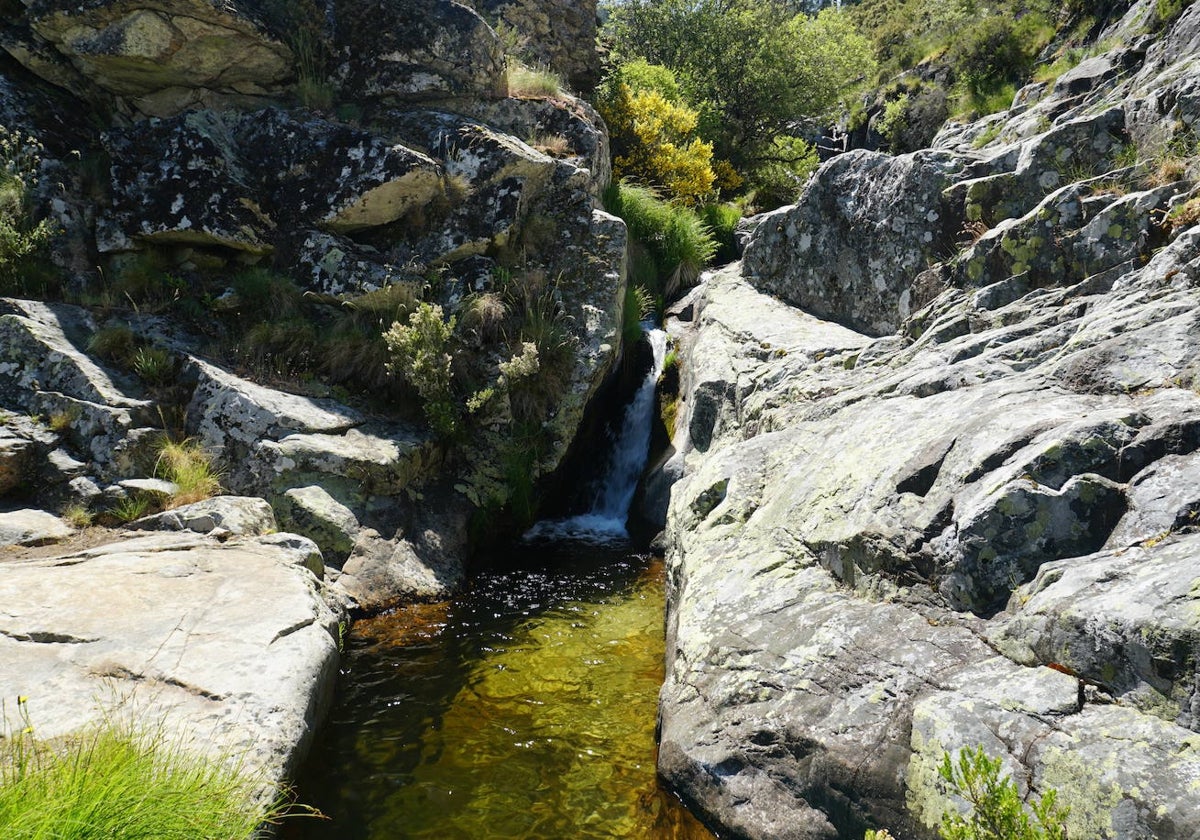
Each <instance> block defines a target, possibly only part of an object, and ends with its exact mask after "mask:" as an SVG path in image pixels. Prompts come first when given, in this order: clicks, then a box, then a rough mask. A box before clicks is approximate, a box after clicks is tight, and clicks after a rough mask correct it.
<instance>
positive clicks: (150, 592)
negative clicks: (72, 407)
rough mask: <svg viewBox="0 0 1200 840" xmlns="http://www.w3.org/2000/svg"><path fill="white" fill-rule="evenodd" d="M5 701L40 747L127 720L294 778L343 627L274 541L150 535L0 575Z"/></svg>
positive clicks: (266, 772) (329, 685)
mask: <svg viewBox="0 0 1200 840" xmlns="http://www.w3.org/2000/svg"><path fill="white" fill-rule="evenodd" d="M0 603H3V604H4V609H3V612H2V613H0V651H2V652H3V655H0V689H2V690H3V691H4V693H5V696H8V697H16V696H18V695H21V696H24V697H27V698H29V699H28V706H27V708H28V710H29V714H30V717H31V719H32V722H33V725H34V727H35V728H36V730H37V733H38V736H39V737H41V738H46V739H51V738H55V737H61V736H65V735H68V734H70V733H72V732H75V731H77V730H79V729H81V728H83V727H86V726H87V725H88V724H90V723H98V722H100V721H103V720H106V719H109V720H116V721H118V722H120V721H125V720H130V721H132V722H134V723H135V724H137V725H139V726H146V727H149V728H150V729H152V730H154V731H156V732H157V731H158V730H159V729H160V728H161V731H162V733H163V736H164V737H165V738H166V739H167V740H168V741H169V742H172V743H175V742H178V743H180V744H182V745H183V746H185V747H186V748H188V749H193V750H197V751H200V752H207V753H210V754H212V755H214V756H217V757H219V756H229V755H235V756H237V757H238V758H239V759H242V760H243V761H244V766H245V768H246V769H247V771H249V772H251V773H261V779H262V782H263V783H264V786H265V785H270V784H280V783H284V782H286V781H287V780H288V779H290V778H292V777H293V776H294V772H295V770H296V769H297V766H298V762H299V760H300V759H301V758H302V756H303V755H304V752H305V751H306V749H307V747H308V744H309V742H310V741H311V739H312V735H313V731H314V729H315V727H316V726H317V724H318V723H319V722H320V720H321V717H322V716H323V714H324V712H325V710H326V709H327V708H328V703H329V700H330V697H331V693H332V690H333V686H334V682H335V681H336V679H337V661H338V654H337V636H338V634H337V622H338V619H337V617H336V616H335V614H334V613H333V612H332V611H331V610H330V609H329V607H327V606H326V605H325V603H324V602H323V601H322V599H321V597H320V595H319V594H318V591H317V581H316V579H315V578H314V577H313V575H312V574H311V573H310V572H309V571H308V570H307V569H305V568H303V567H302V566H297V565H295V563H294V557H293V554H292V552H290V551H288V550H287V549H286V548H283V547H280V546H277V545H273V544H270V542H268V541H266V540H264V539H238V540H230V541H228V542H225V543H219V542H216V541H214V540H210V539H206V538H204V537H201V536H199V535H196V534H186V533H185V534H163V535H153V536H141V537H137V538H133V539H127V540H123V541H120V542H114V543H110V544H106V545H102V546H99V547H96V548H90V549H86V550H82V551H78V552H74V553H69V554H65V555H63V556H59V557H45V558H41V559H11V557H6V558H5V559H4V560H0Z"/></svg>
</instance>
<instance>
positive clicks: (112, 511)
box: [106, 494, 153, 524]
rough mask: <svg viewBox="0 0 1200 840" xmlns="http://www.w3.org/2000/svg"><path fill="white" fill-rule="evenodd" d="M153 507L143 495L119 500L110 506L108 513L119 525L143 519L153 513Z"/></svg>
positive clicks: (134, 495)
mask: <svg viewBox="0 0 1200 840" xmlns="http://www.w3.org/2000/svg"><path fill="white" fill-rule="evenodd" d="M152 507H153V505H151V504H150V500H149V499H148V498H146V497H145V496H142V495H137V494H133V495H129V496H125V497H124V498H121V499H118V500H117V501H116V502H114V503H113V504H112V505H111V506H109V508H108V510H107V511H106V513H107V514H108V517H109V518H111V519H114V520H116V521H117V522H118V523H121V524H124V523H126V522H132V521H133V520H135V519H141V518H142V517H143V516H145V515H146V514H148V513H150V512H151V508H152Z"/></svg>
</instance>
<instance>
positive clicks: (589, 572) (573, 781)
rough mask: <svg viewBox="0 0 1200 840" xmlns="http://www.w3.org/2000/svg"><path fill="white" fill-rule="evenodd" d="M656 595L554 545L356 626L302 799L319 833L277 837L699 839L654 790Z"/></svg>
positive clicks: (628, 561)
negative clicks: (323, 817)
mask: <svg viewBox="0 0 1200 840" xmlns="http://www.w3.org/2000/svg"><path fill="white" fill-rule="evenodd" d="M564 567H569V568H570V571H563V568H564ZM663 589H664V587H663V571H662V564H661V563H660V562H655V561H653V560H649V559H646V558H638V557H635V556H630V555H628V554H625V553H623V552H621V551H614V550H611V549H610V550H598V549H595V548H594V547H587V546H566V547H564V546H561V545H560V546H559V547H557V548H543V549H536V550H535V549H531V550H530V551H529V552H527V553H526V554H525V555H524V556H522V557H520V558H517V560H516V566H515V567H510V568H509V569H508V570H506V571H497V572H492V573H489V574H486V575H483V576H481V577H480V578H478V579H477V580H476V581H475V582H474V584H473V587H472V590H471V591H470V592H468V593H467V594H466V595H464V596H463V597H461V598H459V599H457V600H455V601H453V602H451V603H447V604H436V605H420V606H415V607H410V608H405V609H403V610H400V611H398V612H396V613H394V614H391V615H388V616H384V617H381V618H378V619H374V620H371V621H367V622H361V623H360V624H359V625H357V626H356V627H355V629H354V631H353V633H352V634H351V636H350V638H349V639H348V643H347V656H346V665H345V672H344V674H343V679H342V686H341V689H340V696H339V697H338V700H337V705H336V707H335V709H334V713H333V716H332V720H331V722H330V723H329V724H328V725H327V727H326V729H325V731H324V733H323V735H322V737H321V738H320V739H319V741H318V743H317V744H316V745H315V747H314V751H313V754H312V757H311V758H310V760H309V768H308V771H307V773H306V774H305V776H304V777H303V778H302V780H301V785H300V791H299V793H300V799H301V801H303V802H306V803H309V804H312V805H315V806H317V807H319V808H320V809H321V810H322V811H323V812H324V813H325V814H327V815H328V816H329V817H330V818H331V819H330V820H329V821H315V820H302V821H298V822H297V823H294V824H293V826H292V828H291V829H290V830H289V831H288V832H287V837H288V838H303V840H317V838H320V840H332V838H337V839H338V840H358V839H359V838H363V839H364V840H365V838H371V839H372V840H375V839H376V838H377V839H378V840H382V839H383V838H389V840H392V838H438V840H449V838H546V840H562V838H647V840H650V838H680V839H681V840H684V839H686V840H692V839H693V838H709V837H711V836H712V835H711V834H709V833H708V832H707V831H705V830H704V829H703V827H701V826H700V825H699V824H698V823H697V822H696V821H695V820H694V819H692V818H691V817H690V816H689V815H688V814H687V813H686V812H685V811H684V810H683V809H682V808H681V807H680V806H679V804H678V802H677V801H676V800H675V799H674V798H673V797H672V796H671V795H670V794H668V793H666V792H664V791H662V790H660V789H659V787H658V784H657V781H656V777H655V771H654V765H655V738H654V729H655V715H656V704H657V698H658V689H659V686H660V685H661V683H662V661H663V611H664V594H663Z"/></svg>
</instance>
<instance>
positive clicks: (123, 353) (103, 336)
mask: <svg viewBox="0 0 1200 840" xmlns="http://www.w3.org/2000/svg"><path fill="white" fill-rule="evenodd" d="M87 349H88V352H89V353H94V354H96V355H97V356H99V357H100V358H101V359H103V360H104V361H106V362H112V363H114V364H117V365H120V366H121V367H129V365H130V364H131V363H132V361H133V354H134V353H135V352H137V337H136V336H135V335H134V334H133V330H131V329H129V327H127V326H125V325H124V324H118V325H116V326H112V327H105V328H103V329H100V330H97V331H96V332H95V333H94V334H93V335H92V337H91V339H90V340H89V341H88V345H87Z"/></svg>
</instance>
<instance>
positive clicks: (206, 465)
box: [154, 440, 221, 507]
mask: <svg viewBox="0 0 1200 840" xmlns="http://www.w3.org/2000/svg"><path fill="white" fill-rule="evenodd" d="M154 474H155V476H157V477H158V478H162V479H165V480H167V481H170V482H171V483H172V484H174V485H175V486H176V487H178V488H179V489H178V490H176V491H175V495H174V496H172V497H171V501H170V504H169V505H168V506H169V507H177V506H179V505H186V504H191V503H192V502H199V501H201V500H202V499H207V498H209V497H211V496H215V495H217V494H218V493H220V492H221V480H220V476H219V475H218V474H217V471H216V470H215V469H214V468H213V462H212V458H211V457H210V456H209V454H208V453H207V452H205V451H204V448H203V447H202V446H200V444H198V443H196V442H195V441H192V440H184V441H179V442H176V441H173V440H167V441H164V442H163V444H162V445H161V447H160V448H159V450H158V459H157V460H156V461H155V464H154Z"/></svg>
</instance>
